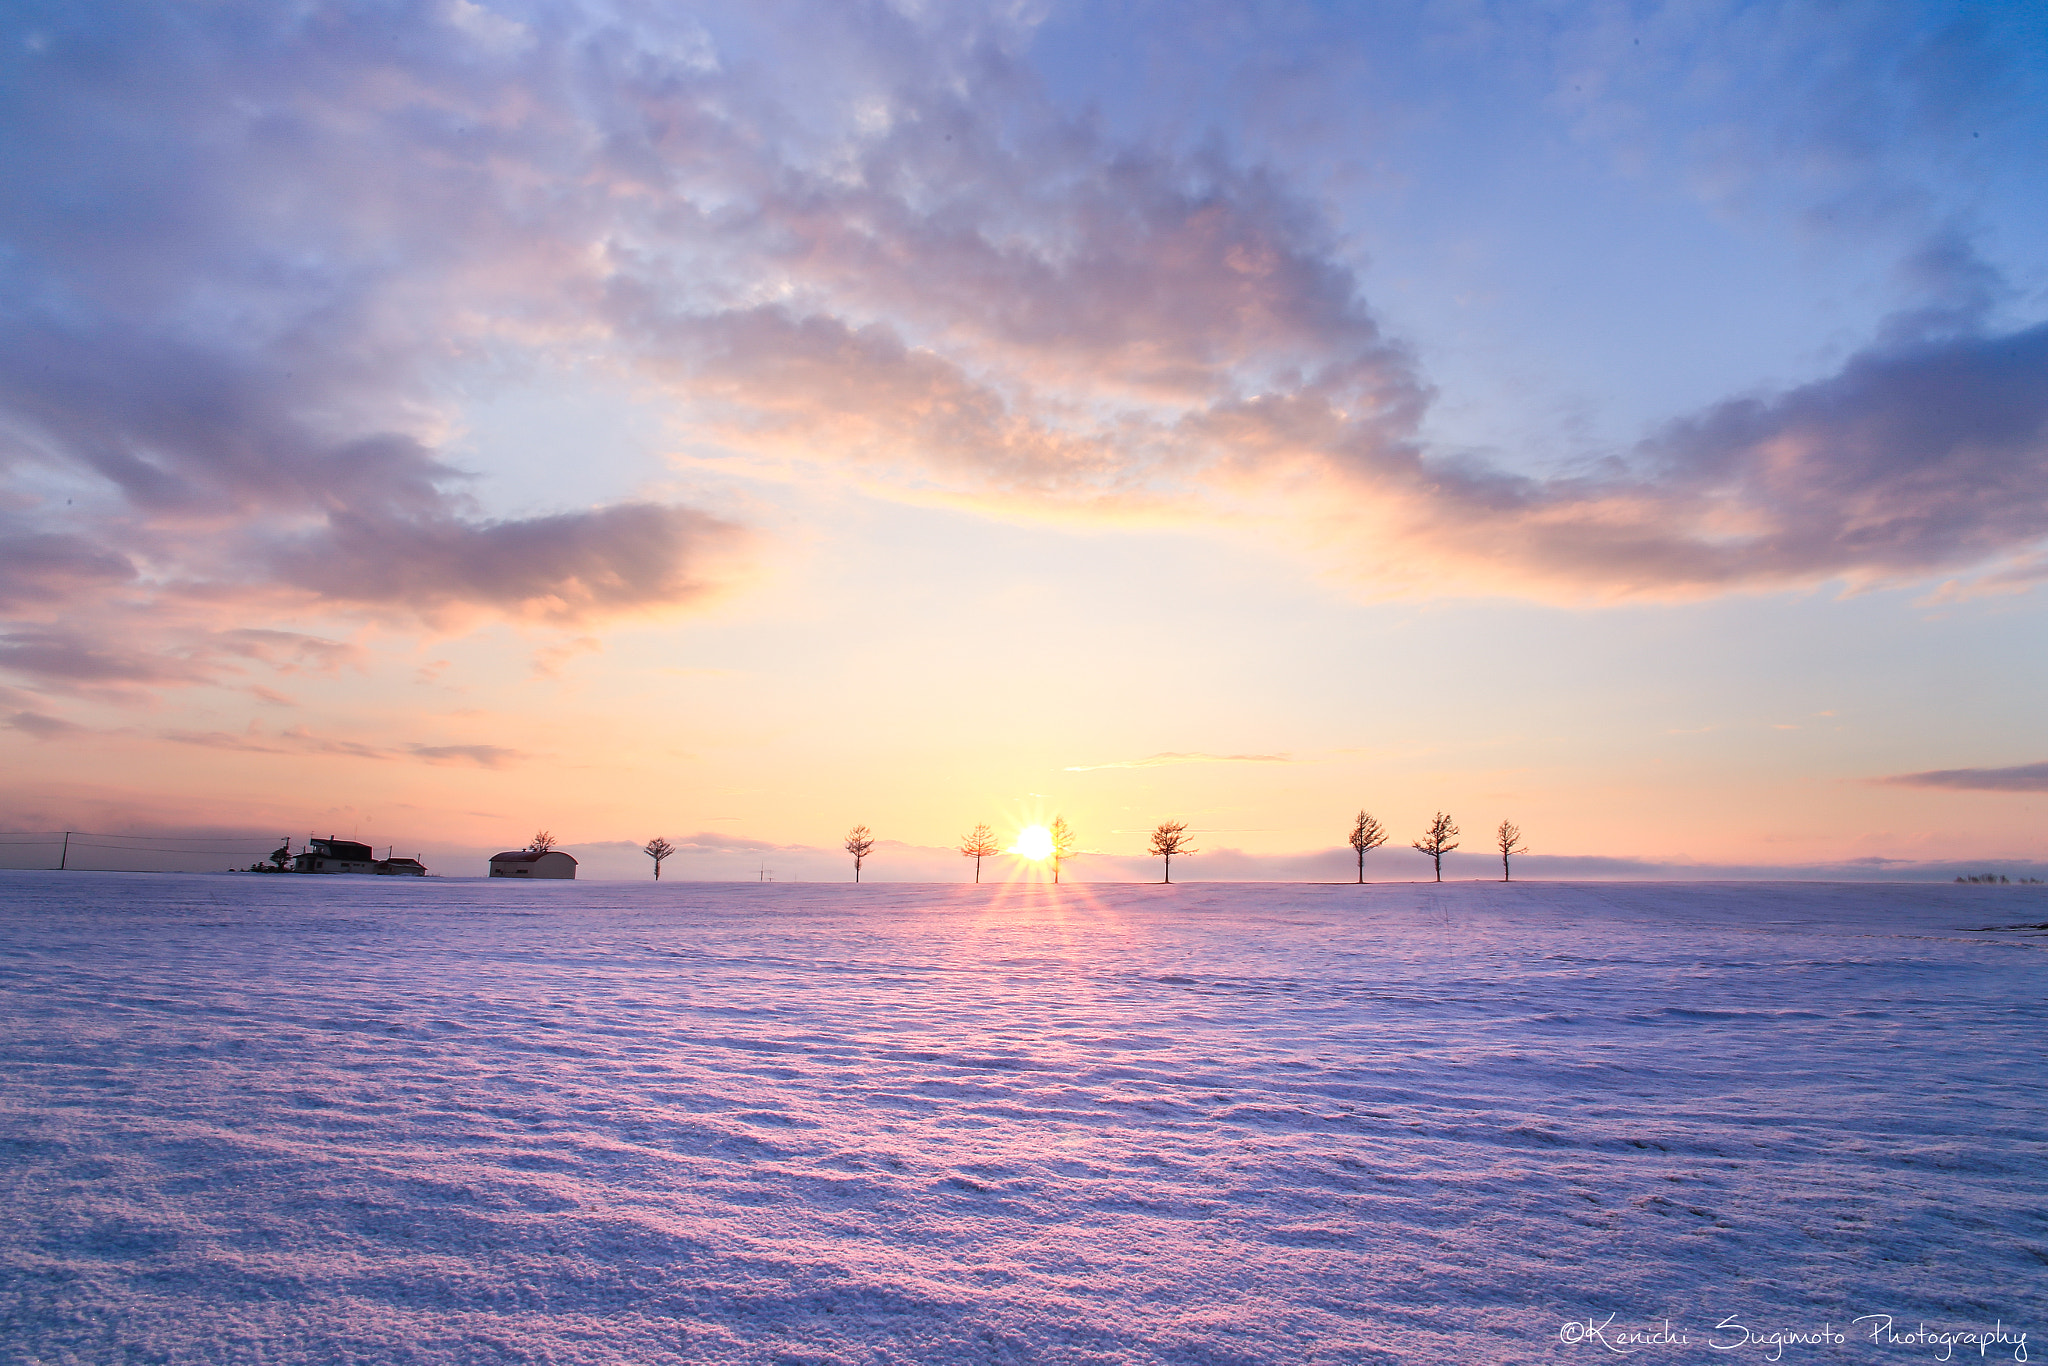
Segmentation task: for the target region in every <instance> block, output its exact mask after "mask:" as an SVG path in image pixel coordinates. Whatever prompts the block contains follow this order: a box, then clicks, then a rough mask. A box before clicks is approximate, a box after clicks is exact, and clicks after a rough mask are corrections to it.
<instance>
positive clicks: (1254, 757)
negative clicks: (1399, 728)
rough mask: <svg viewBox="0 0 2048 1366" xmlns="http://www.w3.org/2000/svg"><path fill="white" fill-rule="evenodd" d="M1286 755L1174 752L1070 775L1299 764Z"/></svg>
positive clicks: (1075, 767) (1074, 769) (1071, 768)
mask: <svg viewBox="0 0 2048 1366" xmlns="http://www.w3.org/2000/svg"><path fill="white" fill-rule="evenodd" d="M1300 762H1302V761H1301V760H1299V759H1296V758H1294V757H1292V756H1291V755H1286V754H1202V753H1199V752H1192V751H1190V752H1174V751H1168V752H1166V753H1162V754H1151V755H1147V756H1146V757H1145V758H1143V759H1118V760H1116V761H1114V762H1112V763H1106V764H1069V765H1068V766H1067V768H1066V770H1065V771H1066V772H1068V773H1096V772H1099V771H1101V770H1103V769H1106V768H1161V767H1164V766H1165V765H1168V764H1298V763H1300Z"/></svg>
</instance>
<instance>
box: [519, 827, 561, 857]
mask: <svg viewBox="0 0 2048 1366" xmlns="http://www.w3.org/2000/svg"><path fill="white" fill-rule="evenodd" d="M526 847H527V848H528V849H529V850H531V851H532V852H534V853H536V854H545V853H546V852H547V851H548V850H550V849H552V848H554V847H555V836H554V832H552V831H549V830H536V831H534V832H533V838H532V839H531V840H529V841H528V842H527V845H526Z"/></svg>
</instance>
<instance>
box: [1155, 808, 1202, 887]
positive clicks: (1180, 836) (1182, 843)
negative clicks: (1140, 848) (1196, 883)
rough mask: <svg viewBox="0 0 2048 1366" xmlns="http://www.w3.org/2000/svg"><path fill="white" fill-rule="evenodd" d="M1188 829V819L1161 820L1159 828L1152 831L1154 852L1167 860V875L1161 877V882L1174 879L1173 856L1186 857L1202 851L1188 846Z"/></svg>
mask: <svg viewBox="0 0 2048 1366" xmlns="http://www.w3.org/2000/svg"><path fill="white" fill-rule="evenodd" d="M1187 829H1188V823H1187V822H1186V821H1161V822H1160V823H1159V828H1158V829H1157V830H1154V831H1153V832H1152V852H1153V853H1154V854H1156V855H1157V856H1158V857H1160V858H1163V859H1165V860H1166V876H1165V877H1163V878H1161V879H1159V880H1160V881H1161V882H1171V881H1173V856H1174V855H1175V854H1179V855H1181V856H1182V857H1186V856H1187V855H1190V854H1198V853H1200V852H1201V850H1199V849H1190V848H1189V847H1188V846H1187V844H1186V840H1187Z"/></svg>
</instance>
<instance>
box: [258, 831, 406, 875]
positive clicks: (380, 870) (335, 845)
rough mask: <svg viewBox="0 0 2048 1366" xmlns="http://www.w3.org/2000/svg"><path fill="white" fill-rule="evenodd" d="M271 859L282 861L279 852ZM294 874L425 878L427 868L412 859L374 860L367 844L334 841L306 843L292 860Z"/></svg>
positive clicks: (375, 857)
mask: <svg viewBox="0 0 2048 1366" xmlns="http://www.w3.org/2000/svg"><path fill="white" fill-rule="evenodd" d="M271 857H273V858H280V859H281V858H283V857H284V851H283V850H282V849H280V850H279V851H278V852H277V853H276V854H273V855H272V856H271ZM292 871H293V872H295V873H377V874H381V875H383V876H385V877H425V876H426V875H427V867H426V865H425V864H423V863H421V862H420V861H419V860H418V859H416V858H378V857H377V854H376V851H375V850H373V849H371V848H370V846H369V845H367V844H358V843H356V842H355V841H354V840H338V839H336V838H334V836H332V835H329V836H328V837H327V838H326V839H324V840H318V839H309V840H307V841H306V848H305V851H304V852H303V853H300V854H298V855H296V856H294V857H293V859H292Z"/></svg>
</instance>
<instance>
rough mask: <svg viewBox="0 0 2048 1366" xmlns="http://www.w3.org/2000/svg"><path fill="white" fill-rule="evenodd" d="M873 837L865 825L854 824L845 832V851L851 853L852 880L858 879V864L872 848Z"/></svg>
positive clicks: (873, 845) (857, 880) (873, 844)
mask: <svg viewBox="0 0 2048 1366" xmlns="http://www.w3.org/2000/svg"><path fill="white" fill-rule="evenodd" d="M874 847H875V841H874V837H873V836H871V835H869V834H868V828H867V827H866V826H865V825H856V826H854V827H853V829H851V830H849V831H847V832H846V852H847V853H849V854H851V855H853V880H854V881H855V882H859V881H860V865H861V863H862V861H863V860H865V859H866V858H867V856H868V855H869V853H871V852H872V851H873V850H874Z"/></svg>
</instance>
